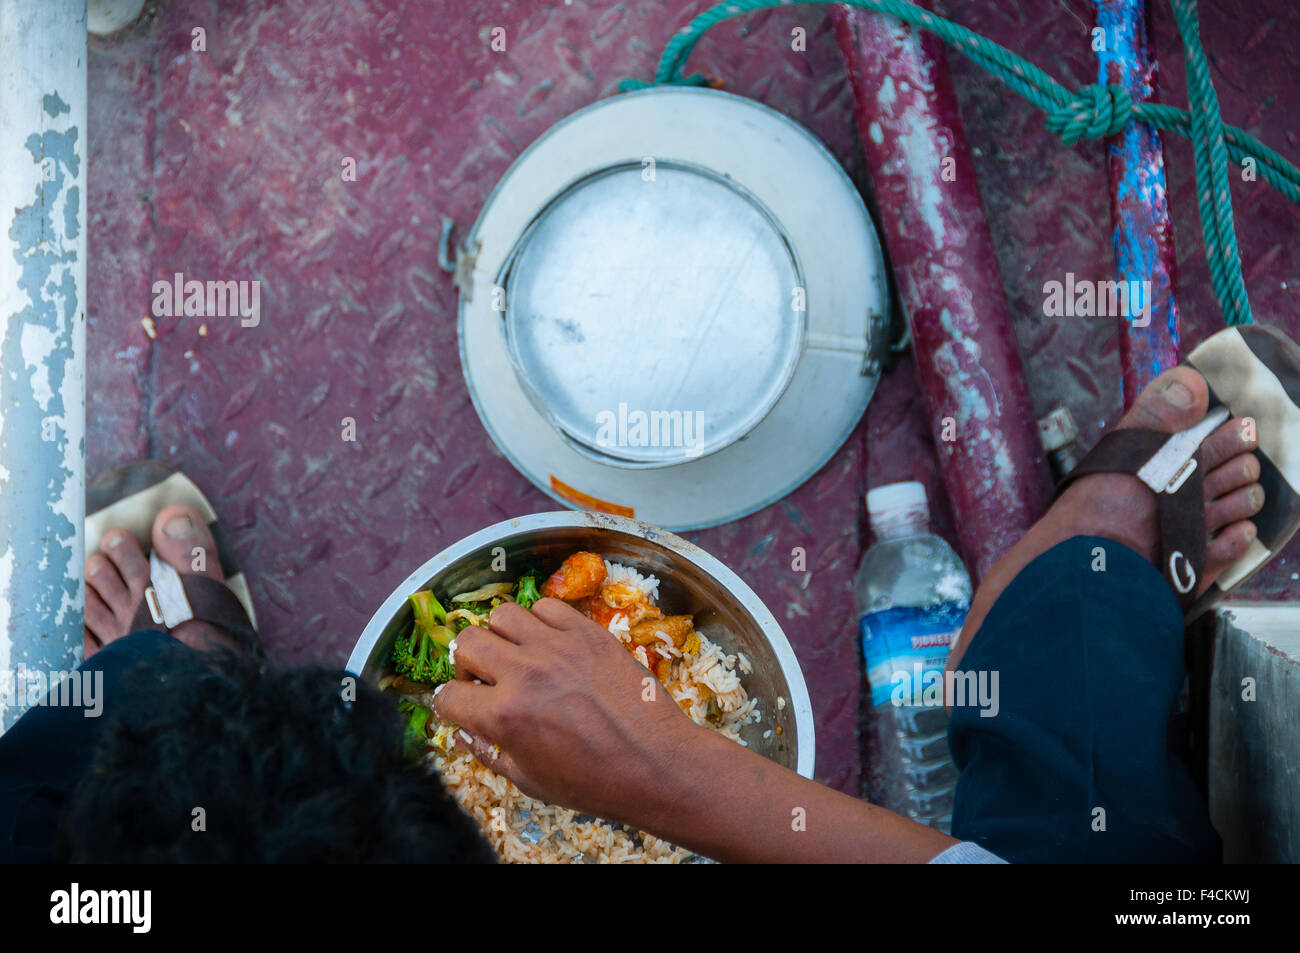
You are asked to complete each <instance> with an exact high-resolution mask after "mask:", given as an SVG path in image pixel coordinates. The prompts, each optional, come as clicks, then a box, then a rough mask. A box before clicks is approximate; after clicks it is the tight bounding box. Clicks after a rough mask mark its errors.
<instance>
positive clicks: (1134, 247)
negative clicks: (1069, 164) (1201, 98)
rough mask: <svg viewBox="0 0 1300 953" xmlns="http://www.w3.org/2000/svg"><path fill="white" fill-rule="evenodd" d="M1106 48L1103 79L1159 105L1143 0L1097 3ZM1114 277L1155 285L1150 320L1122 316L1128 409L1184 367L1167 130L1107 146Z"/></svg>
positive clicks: (1141, 130) (1136, 129)
mask: <svg viewBox="0 0 1300 953" xmlns="http://www.w3.org/2000/svg"><path fill="white" fill-rule="evenodd" d="M1094 2H1095V4H1096V8H1097V27H1098V29H1100V30H1101V31H1102V32H1101V39H1102V40H1103V41H1104V42H1103V43H1102V44H1101V47H1102V48H1101V49H1099V50H1098V51H1097V82H1099V83H1116V84H1118V85H1120V86H1123V87H1124V88H1126V89H1127V90H1128V91H1129V95H1130V96H1132V97H1133V102H1135V103H1138V102H1158V101H1159V91H1158V88H1157V82H1156V79H1157V62H1156V57H1155V52H1154V50H1153V49H1152V45H1151V37H1150V29H1149V27H1148V23H1147V16H1148V15H1147V8H1146V3H1145V2H1144V0H1094ZM1106 157H1107V166H1108V170H1109V173H1110V208H1111V220H1112V224H1113V226H1114V228H1113V232H1112V235H1111V241H1112V244H1113V245H1114V248H1115V277H1116V278H1118V279H1119V280H1120V281H1121V282H1125V281H1137V282H1144V281H1149V282H1150V283H1151V284H1150V288H1151V301H1150V302H1149V303H1150V305H1151V323H1150V324H1149V325H1148V326H1147V327H1138V326H1136V325H1135V324H1134V323H1133V322H1132V321H1131V320H1130V319H1128V318H1124V317H1121V318H1119V329H1118V333H1119V355H1120V366H1121V367H1122V368H1123V373H1124V408H1125V409H1126V410H1127V409H1128V408H1129V407H1131V406H1132V404H1133V401H1134V399H1136V397H1137V395H1138V394H1139V393H1140V392H1141V391H1142V388H1143V387H1145V386H1146V385H1147V384H1149V383H1150V382H1151V381H1152V380H1153V379H1154V378H1156V377H1158V376H1159V375H1160V373H1161V372H1162V371H1164V370H1166V369H1168V368H1170V367H1173V366H1174V365H1175V364H1177V363H1178V303H1177V301H1175V300H1174V233H1173V226H1171V225H1170V223H1169V204H1168V200H1167V197H1166V194H1165V154H1164V146H1163V144H1162V142H1161V139H1160V130H1158V129H1156V128H1155V127H1154V126H1150V125H1147V124H1146V123H1144V122H1136V121H1135V122H1130V123H1129V124H1128V125H1127V126H1125V127H1124V128H1123V129H1122V130H1120V133H1119V135H1117V136H1112V137H1111V138H1110V139H1108V140H1107V141H1106Z"/></svg>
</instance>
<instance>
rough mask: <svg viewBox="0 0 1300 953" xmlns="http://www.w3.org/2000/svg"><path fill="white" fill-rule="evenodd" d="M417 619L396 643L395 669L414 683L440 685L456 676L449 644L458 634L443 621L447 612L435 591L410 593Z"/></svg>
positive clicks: (412, 607) (394, 646)
mask: <svg viewBox="0 0 1300 953" xmlns="http://www.w3.org/2000/svg"><path fill="white" fill-rule="evenodd" d="M411 610H412V612H413V613H414V615H415V621H414V622H413V623H412V624H411V630H410V632H409V633H408V634H406V635H404V636H401V637H399V638H398V639H397V640H396V641H394V642H393V669H394V670H395V671H396V672H397V674H398V675H404V676H406V677H407V678H408V679H410V680H411V681H413V682H421V683H423V684H425V685H440V684H442V683H443V682H447V681H450V680H451V679H453V678H455V677H456V669H455V667H454V666H453V665H452V662H451V653H450V652H449V651H448V646H449V645H451V640H452V639H453V638H455V637H456V633H455V632H453V631H452V630H451V629H450V628H449V627H447V626H446V625H443V624H442V623H443V622H444V621H445V620H446V618H447V613H446V611H445V610H444V609H443V608H442V606H441V605H439V604H438V600H437V599H435V598H434V597H433V593H431V592H428V591H427V590H426V591H424V592H417V593H415V595H413V596H411Z"/></svg>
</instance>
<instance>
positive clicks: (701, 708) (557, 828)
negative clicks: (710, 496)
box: [430, 561, 759, 864]
mask: <svg viewBox="0 0 1300 953" xmlns="http://www.w3.org/2000/svg"><path fill="white" fill-rule="evenodd" d="M605 569H606V572H607V574H608V575H607V579H606V581H607V582H623V583H627V584H629V585H632V586H636V587H637V588H639V589H640V590H641V591H642V592H643V593H645V594H646V597H647V598H648V599H649V600H650V601H651V602H657V600H658V595H659V580H658V579H656V578H655V577H654V576H643V575H641V573H639V572H637V571H636V570H635V569H632V568H631V567H629V566H624V565H621V564H619V563H613V562H608V561H606V563H605ZM628 628H629V627H628V623H627V618H626V617H625V616H622V615H619V616H615V617H614V620H613V621H612V622H611V623H610V625H609V629H610V632H611V633H612V634H614V635H615V636H616V637H618V638H619V639H620V641H622V642H623V643H624V644H626V643H628V642H629V641H630V640H631V636H630V635H629V634H628ZM695 635H696V637H697V638H698V639H699V650H698V651H697V652H696V653H695V654H694V655H686V654H684V653H683V652H682V650H680V649H678V648H677V647H676V646H675V645H674V644H673V642H672V639H670V638H666V639H663V641H664V643H665V644H664V645H662V646H658V645H656V646H655V652H656V653H657V654H658V655H662V656H663V657H665V658H669V659H671V660H672V668H671V673H670V674H669V677H668V679H667V682H666V685H665V687H666V688H667V689H668V693H669V694H670V695H671V696H672V697H673V699H674V700H675V701H676V702H677V703H678V705H679V706H681V707H682V708H683V710H685V711H686V713H687V714H688V715H689V716H690V717H691V719H692V720H693V721H695V723H696V724H699V725H703V726H705V727H706V728H711V729H713V730H715V731H718V732H721V733H722V734H723V735H725V736H726V737H728V738H730V739H731V740H733V741H735V742H737V743H738V744H742V745H743V744H744V743H745V742H744V741H742V740H741V737H740V731H741V729H742V728H744V727H745V726H746V725H748V724H750V723H752V722H756V721H758V720H759V710H758V701H757V699H752V698H750V697H749V696H748V694H747V693H746V692H745V687H744V685H743V684H742V683H741V680H740V676H739V675H738V674H737V672H736V668H737V664H738V663H740V668H741V670H742V671H746V670H748V668H749V665H748V662H749V660H748V659H743V656H737V655H728V654H726V653H725V652H723V651H722V649H721V648H719V647H718V646H717V645H716V644H714V643H713V642H711V641H710V640H709V639H708V638H706V637H705V636H704V635H703V634H702V633H700V632H698V631H697V632H696V633H695ZM688 647H689V643H688ZM645 655H646V653H645V648H644V647H643V646H638V647H637V651H636V657H637V659H638V661H640V662H641V663H642V664H643V665H644V664H647V662H648V658H646V657H645ZM742 659H743V662H742V661H741V660H742ZM710 703H712V711H710ZM710 715H712V719H710ZM457 733H458V732H456V731H454V730H453V728H452V726H450V725H442V726H440V727H439V728H438V730H437V732H436V733H435V735H434V738H433V741H432V748H431V754H430V758H431V760H432V761H433V763H434V765H435V766H436V767H437V770H438V772H439V773H440V774H441V776H442V782H443V784H444V785H445V786H446V787H447V789H448V790H449V791H451V793H452V794H453V795H454V796H455V797H456V800H457V801H458V802H459V803H460V806H461V807H462V808H463V809H464V810H465V811H466V813H468V814H469V815H470V816H471V817H473V818H475V820H477V821H478V823H479V826H480V827H481V828H482V830H483V833H484V835H485V836H486V837H487V839H488V841H489V842H490V843H491V844H492V846H493V848H494V849H495V850H496V852H497V854H498V855H499V856H500V857H501V859H502V860H504V861H506V862H507V863H613V864H621V863H669V864H673V863H681V862H682V861H685V860H690V859H693V858H694V855H693V854H691V853H690V852H689V851H687V850H685V849H683V848H680V847H675V846H673V845H672V844H670V843H668V842H667V841H665V840H660V839H659V838H657V837H653V836H651V835H649V834H645V833H642V832H640V831H634V830H630V829H628V828H625V827H623V826H622V825H618V824H613V823H610V822H607V821H603V820H600V819H598V818H593V817H590V816H588V815H579V814H578V813H577V812H575V811H571V810H568V809H566V808H562V807H556V806H555V805H553V804H546V803H544V802H542V801H535V800H533V799H532V798H530V797H528V796H527V795H525V794H524V793H523V792H522V791H520V790H519V789H518V788H517V787H515V785H514V784H513V783H511V782H510V781H508V780H507V779H506V778H504V777H502V776H501V775H499V774H497V773H495V772H494V771H492V770H490V769H489V768H487V767H484V766H483V765H482V764H480V763H479V762H478V760H477V759H476V758H475V757H474V756H473V755H472V754H471V753H470V752H469V751H468V750H467V749H466V748H465V747H463V746H461V745H458V744H457V737H456V735H457ZM459 733H460V734H463V732H459ZM495 753H496V752H495V751H494V754H495Z"/></svg>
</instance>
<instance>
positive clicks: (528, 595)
mask: <svg viewBox="0 0 1300 953" xmlns="http://www.w3.org/2000/svg"><path fill="white" fill-rule="evenodd" d="M540 598H542V594H541V593H540V592H538V591H537V577H536V576H534V575H533V574H532V573H529V574H528V575H527V576H520V577H519V584H518V585H517V586H515V602H517V603H519V604H520V605H521V606H523V607H524V608H525V609H531V608H532V607H533V603H534V602H536V601H537V600H538V599H540Z"/></svg>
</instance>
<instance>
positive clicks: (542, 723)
mask: <svg viewBox="0 0 1300 953" xmlns="http://www.w3.org/2000/svg"><path fill="white" fill-rule="evenodd" d="M490 621H491V629H490V630H488V629H484V628H481V627H478V626H471V627H470V628H468V629H465V630H464V631H462V632H461V633H460V635H458V636H457V637H456V641H455V646H456V680H455V681H452V682H448V683H446V684H445V685H443V686H441V688H439V689H438V690H437V693H436V695H435V698H434V708H436V709H437V713H438V717H439V718H441V719H443V720H444V721H450V722H454V723H456V724H459V725H460V726H461V727H462V728H463V729H464V730H465V731H467V732H469V733H470V734H471V735H473V737H474V740H473V742H472V744H471V748H472V749H473V751H474V754H475V756H476V757H477V758H478V759H479V760H480V761H481V762H483V763H484V764H486V765H488V766H489V767H491V768H492V769H493V770H494V771H496V772H498V773H499V774H503V775H505V776H506V777H508V778H509V779H510V780H512V781H514V782H515V784H516V785H518V787H519V789H520V790H521V791H523V792H524V793H525V794H527V795H529V796H530V797H534V798H538V799H539V800H543V801H548V802H550V803H553V804H563V805H565V806H567V807H571V808H574V809H576V810H579V811H585V812H588V813H591V814H595V815H597V816H599V817H604V818H608V819H609V820H613V821H622V822H624V823H626V824H631V825H632V826H634V827H638V828H640V829H641V830H644V831H648V832H649V833H651V834H654V835H656V836H658V837H662V838H664V839H665V840H668V841H671V842H673V843H675V844H679V845H681V846H682V847H685V848H687V849H689V850H694V851H698V852H699V853H702V854H706V855H707V856H710V857H714V858H716V859H718V860H737V861H760V862H767V863H771V862H774V861H777V862H779V861H796V862H800V861H801V862H809V861H840V862H845V861H887V862H899V861H920V862H924V861H927V860H929V859H930V858H931V857H933V856H935V855H936V854H938V853H939V852H940V851H942V850H943V849H944V848H945V847H948V846H950V845H952V844H954V843H956V841H954V840H953V839H952V838H951V837H948V836H946V835H944V834H940V833H939V832H938V831H934V830H931V829H930V828H928V827H923V826H922V825H920V824H917V823H915V822H914V821H909V820H906V819H905V818H902V817H899V816H898V815H897V814H892V813H890V812H889V811H886V810H884V809H883V808H878V807H874V806H872V805H870V804H864V803H862V802H860V801H857V800H854V799H853V798H851V797H848V796H847V795H844V794H840V793H839V792H838V791H832V790H831V789H830V788H825V787H822V786H821V785H820V784H817V783H816V782H814V781H809V780H807V779H806V778H801V777H799V775H797V774H795V773H794V772H793V771H790V770H789V769H787V768H783V767H781V766H780V765H778V764H776V763H774V762H772V761H769V760H767V759H766V758H764V757H762V756H761V755H759V754H756V753H754V752H753V751H750V750H749V749H748V748H744V747H742V746H740V745H738V744H736V743H735V742H734V741H731V740H730V739H728V738H726V737H724V736H723V735H720V734H718V733H717V732H714V731H709V730H708V729H706V728H701V727H700V726H698V725H696V724H695V723H694V722H693V721H691V720H690V718H688V717H687V716H686V715H685V714H684V713H683V712H682V711H681V710H680V709H679V708H678V707H677V705H676V703H675V702H674V701H673V700H672V698H670V697H669V696H668V693H667V692H666V691H664V688H663V686H662V685H660V684H659V683H658V682H656V681H655V680H654V677H653V676H652V675H651V674H650V672H649V671H648V670H647V669H645V668H643V667H642V666H641V665H640V664H638V663H637V661H636V660H635V659H634V658H633V657H632V656H631V655H629V654H628V652H627V650H626V649H625V648H623V646H622V645H620V644H619V641H618V639H617V638H615V637H614V636H613V635H611V634H610V633H609V632H607V631H605V630H604V629H602V628H601V627H600V626H599V625H597V624H596V623H595V622H592V621H591V620H590V619H588V618H587V617H586V616H584V615H582V614H581V613H579V612H578V611H577V610H575V609H572V608H570V607H569V606H568V605H566V604H565V603H563V602H560V601H558V600H556V599H542V600H541V601H539V602H537V603H536V604H535V605H534V606H533V609H532V612H529V611H528V610H526V609H524V608H522V607H520V606H518V605H516V604H514V603H506V604H504V605H501V606H498V607H497V608H496V609H494V610H493V612H492V617H491V620H490ZM477 682H481V684H477ZM493 742H495V743H497V744H498V745H500V747H501V749H502V752H501V754H500V756H499V757H497V758H493V757H492V743H493Z"/></svg>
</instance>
